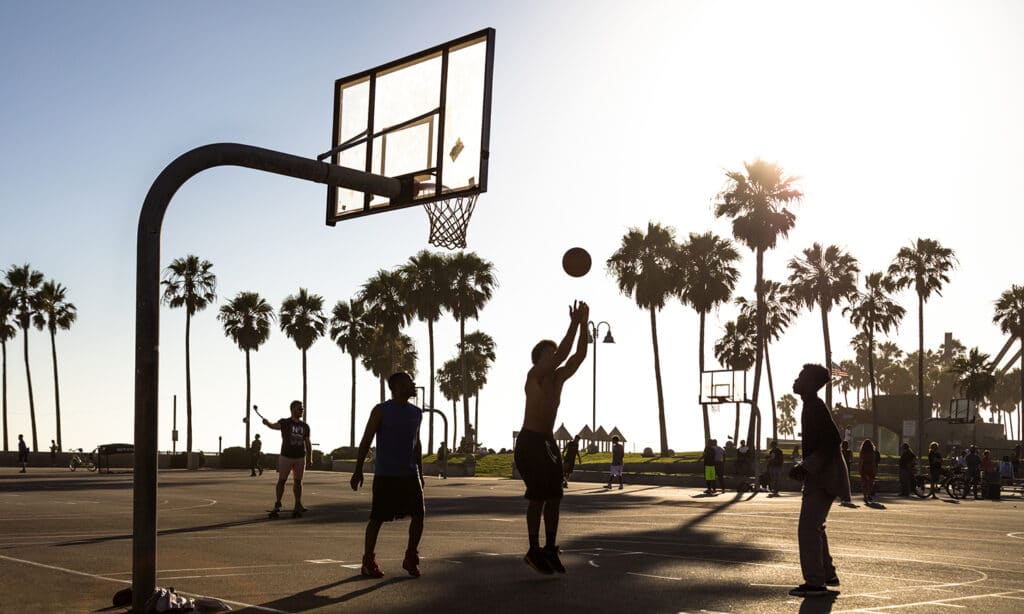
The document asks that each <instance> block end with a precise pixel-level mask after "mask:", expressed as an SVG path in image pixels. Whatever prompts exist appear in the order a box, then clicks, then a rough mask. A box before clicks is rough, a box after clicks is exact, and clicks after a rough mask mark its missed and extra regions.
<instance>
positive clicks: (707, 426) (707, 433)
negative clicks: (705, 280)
mask: <svg viewBox="0 0 1024 614" xmlns="http://www.w3.org/2000/svg"><path fill="white" fill-rule="evenodd" d="M704 315H705V314H704V312H703V311H702V312H700V341H699V345H698V350H699V353H698V354H697V364H698V365H700V372H701V377H703V374H704ZM595 344H596V341H595ZM594 347H595V348H596V347H597V346H596V345H595V346H594ZM594 351H595V352H596V351H597V350H596V349H595V350H594ZM594 364H595V365H596V364H597V363H596V361H595V363H594ZM700 406H701V413H703V414H704V441H705V444H706V442H707V441H708V440H709V439H711V420H710V419H709V418H708V406H707V405H705V404H703V403H701V405H700Z"/></svg>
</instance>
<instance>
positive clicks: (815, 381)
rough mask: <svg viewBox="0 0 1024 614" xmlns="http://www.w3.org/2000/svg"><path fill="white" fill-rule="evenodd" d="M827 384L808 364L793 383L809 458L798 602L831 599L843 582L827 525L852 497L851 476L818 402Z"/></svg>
mask: <svg viewBox="0 0 1024 614" xmlns="http://www.w3.org/2000/svg"><path fill="white" fill-rule="evenodd" d="M828 381H829V371H828V369H826V368H825V367H823V366H821V365H816V364H806V365H804V367H803V370H801V371H800V375H799V376H798V377H797V379H796V381H794V382H793V392H795V393H796V394H798V395H800V397H801V399H802V400H803V411H802V412H801V414H800V425H801V435H802V438H803V441H802V443H803V449H804V454H805V456H804V460H803V462H802V463H801V465H800V467H801V468H802V469H801V470H800V471H798V472H797V474H798V475H800V474H803V477H804V494H803V499H802V500H801V503H800V520H799V524H798V527H797V538H798V541H799V544H800V571H801V572H802V573H803V577H804V583H803V584H801V585H800V586H797V587H796V588H794V589H792V590H790V591H789V594H790V595H793V596H794V597H813V596H823V595H828V594H829V592H831V591H829V590H828V588H826V587H827V586H839V577H838V576H837V575H836V568H835V565H834V564H833V561H832V555H831V554H830V553H829V549H828V536H827V535H826V534H825V520H826V519H827V518H828V512H829V509H830V508H831V507H832V502H833V501H834V500H835V499H836V497H839V498H843V497H844V496H845V497H846V498H849V496H850V477H849V474H848V472H847V469H846V463H845V462H844V461H843V457H842V454H841V453H840V448H839V445H840V442H841V441H842V436H841V435H840V434H839V427H837V426H836V423H835V420H833V418H832V413H831V412H829V410H828V408H827V407H826V406H825V403H824V402H823V401H822V400H821V399H820V398H819V397H818V391H819V390H820V389H821V388H822V386H824V385H825V384H826V383H828Z"/></svg>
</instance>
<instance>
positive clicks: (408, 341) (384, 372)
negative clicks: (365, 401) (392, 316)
mask: <svg viewBox="0 0 1024 614" xmlns="http://www.w3.org/2000/svg"><path fill="white" fill-rule="evenodd" d="M418 356H419V355H418V353H417V352H416V343H415V342H414V341H413V340H412V337H410V336H409V335H406V334H405V333H398V335H392V334H390V333H386V332H385V331H384V329H383V328H381V327H379V326H378V327H376V328H374V329H372V330H371V331H370V335H369V337H368V340H367V347H366V351H365V352H364V353H363V355H362V358H361V360H362V363H363V366H364V367H366V369H367V370H368V371H370V372H371V373H373V375H374V377H376V378H377V379H378V381H379V382H380V402H381V403H383V402H384V382H385V381H386V380H387V378H388V376H390V375H391V374H392V373H394V372H395V371H405V372H406V373H408V374H409V375H410V376H412V377H414V378H415V376H416V360H417V358H418Z"/></svg>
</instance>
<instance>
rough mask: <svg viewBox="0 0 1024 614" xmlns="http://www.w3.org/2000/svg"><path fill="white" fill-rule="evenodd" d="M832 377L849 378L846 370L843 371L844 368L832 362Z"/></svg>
mask: <svg viewBox="0 0 1024 614" xmlns="http://www.w3.org/2000/svg"><path fill="white" fill-rule="evenodd" d="M832 377H835V378H842V377H850V373H849V371H847V370H846V369H844V368H842V367H840V366H839V365H837V364H836V363H835V361H833V362H832Z"/></svg>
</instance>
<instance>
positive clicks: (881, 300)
mask: <svg viewBox="0 0 1024 614" xmlns="http://www.w3.org/2000/svg"><path fill="white" fill-rule="evenodd" d="M891 287H892V284H891V283H890V282H889V280H888V279H886V278H885V276H884V275H883V274H882V273H880V272H875V273H868V275H867V276H866V277H865V278H864V291H863V292H858V293H857V294H856V295H855V296H854V297H853V299H852V300H851V301H850V305H849V306H847V307H845V308H844V309H843V315H845V316H847V317H848V318H850V323H851V324H853V325H854V326H855V327H856V328H857V329H858V330H859V331H861V334H862V335H863V336H864V338H865V340H866V341H867V347H866V351H867V357H868V387H869V388H870V391H871V433H872V437H873V438H874V441H878V436H879V432H878V406H877V405H876V404H875V395H876V394H877V391H876V389H875V335H876V334H877V333H882V334H885V335H888V334H889V331H890V330H896V329H898V328H899V325H900V320H902V319H903V316H904V315H906V313H907V310H906V309H904V308H903V307H901V306H900V305H899V304H897V303H896V301H894V300H892V298H891V297H890V296H889V294H888V290H890V289H891Z"/></svg>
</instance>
